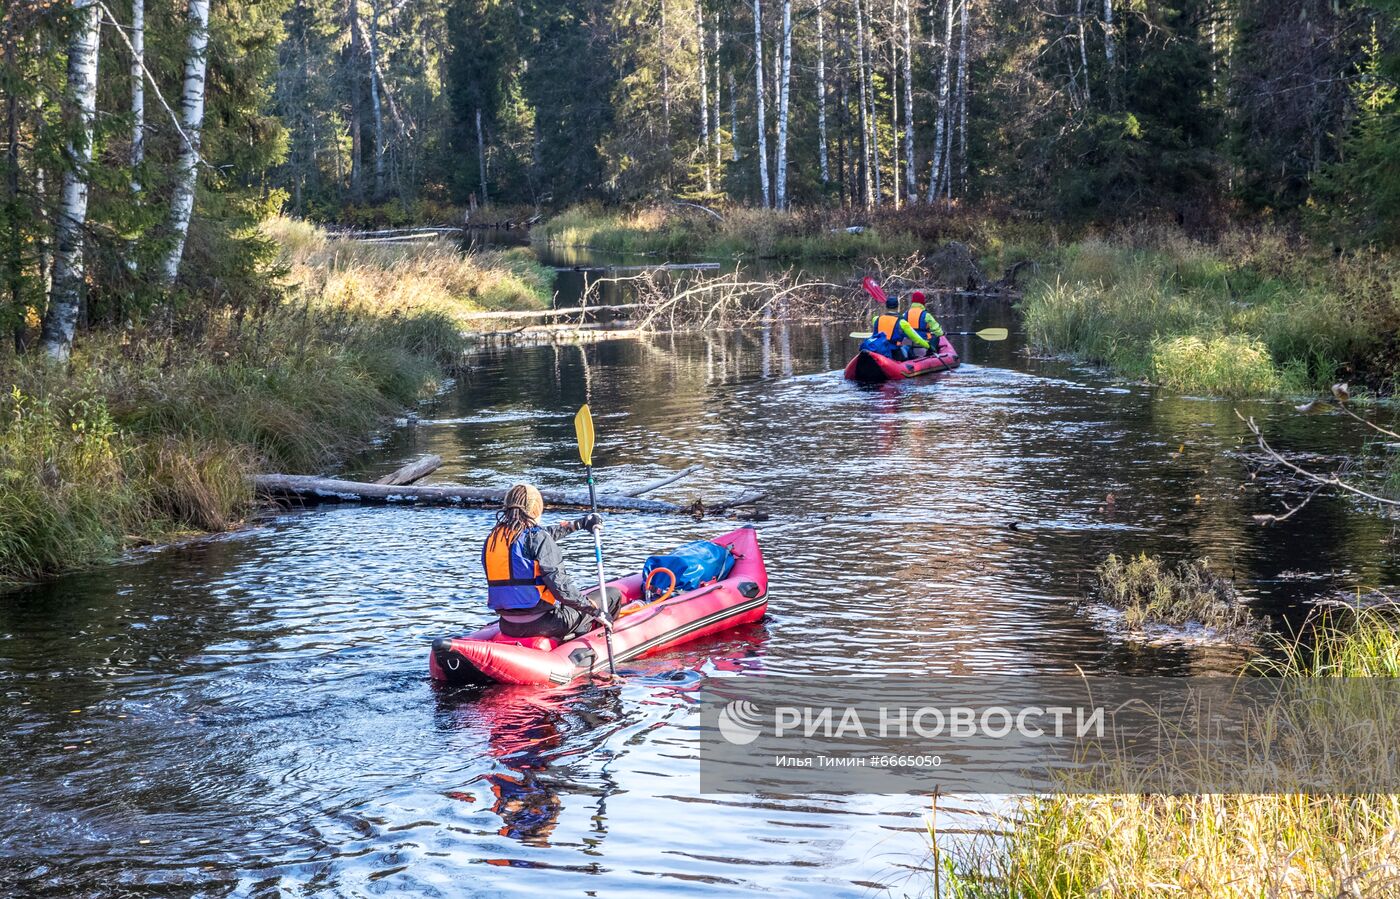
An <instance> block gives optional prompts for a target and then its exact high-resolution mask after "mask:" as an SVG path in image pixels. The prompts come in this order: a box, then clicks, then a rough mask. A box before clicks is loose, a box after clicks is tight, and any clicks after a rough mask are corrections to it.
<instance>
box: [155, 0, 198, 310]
mask: <svg viewBox="0 0 1400 899" xmlns="http://www.w3.org/2000/svg"><path fill="white" fill-rule="evenodd" d="M188 41H189V42H188V45H187V47H186V54H185V85H184V89H183V90H182V91H181V95H180V130H181V140H182V145H181V147H180V158H179V159H178V160H176V163H175V190H174V193H173V195H172V196H171V200H170V224H169V231H170V234H171V245H170V250H169V252H168V253H167V254H166V257H165V264H164V265H163V266H162V267H161V276H162V278H163V279H164V281H165V284H166V286H169V285H172V284H174V283H175V279H176V277H177V276H178V275H179V274H180V258H181V257H182V256H183V255H184V253H185V238H186V237H188V236H189V231H190V216H191V215H193V214H194V194H195V187H196V182H197V180H198V178H197V176H198V174H199V144H200V132H201V131H202V129H203V128H204V87H205V75H206V73H207V71H208V63H209V56H208V50H209V0H190V8H189V39H188Z"/></svg>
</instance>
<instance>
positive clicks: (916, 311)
mask: <svg viewBox="0 0 1400 899" xmlns="http://www.w3.org/2000/svg"><path fill="white" fill-rule="evenodd" d="M926 299H927V298H926V297H925V296H924V292H923V291H922V290H916V291H914V292H913V293H911V294H910V295H909V311H908V312H906V313H904V323H905V324H907V325H909V326H910V327H911V328H913V329H914V330H915V331H917V332H918V334H919V336H920V337H922V338H923V343H922V344H920V343H918V342H913V345H912V346H910V348H909V358H911V359H918V358H919V357H921V356H927V355H929V354H930V353H932V354H933V355H938V347H939V345H940V344H939V341H941V340H942V339H943V326H942V325H940V324H939V323H938V319H936V318H934V317H933V313H932V312H929V311H928V309H926V308H924V301H925V300H926Z"/></svg>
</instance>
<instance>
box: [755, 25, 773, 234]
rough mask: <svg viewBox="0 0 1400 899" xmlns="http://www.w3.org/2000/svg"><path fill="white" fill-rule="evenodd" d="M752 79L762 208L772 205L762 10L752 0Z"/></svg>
mask: <svg viewBox="0 0 1400 899" xmlns="http://www.w3.org/2000/svg"><path fill="white" fill-rule="evenodd" d="M753 59H754V66H753V73H754V74H753V77H754V79H755V93H754V102H755V103H756V104H757V107H758V108H757V110H756V115H755V117H756V118H757V119H758V191H759V194H760V200H759V201H760V202H761V203H762V204H763V208H764V209H767V208H769V207H770V206H772V205H773V200H772V195H771V194H770V193H769V190H768V123H767V122H766V121H765V120H764V108H763V106H764V102H763V101H764V96H763V10H762V7H761V6H760V0H753Z"/></svg>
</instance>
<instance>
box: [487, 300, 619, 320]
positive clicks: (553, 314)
mask: <svg viewBox="0 0 1400 899" xmlns="http://www.w3.org/2000/svg"><path fill="white" fill-rule="evenodd" d="M644 305H646V304H645V303H619V304H617V305H614V306H561V307H560V308H558V309H529V310H525V311H521V312H515V311H506V312H469V313H467V314H466V315H463V316H462V321H467V322H479V321H495V320H498V319H517V318H560V317H562V316H565V315H579V314H583V313H586V312H623V311H626V310H629V309H640V308H642V307H643V306H644Z"/></svg>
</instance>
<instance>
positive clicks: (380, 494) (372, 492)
mask: <svg viewBox="0 0 1400 899" xmlns="http://www.w3.org/2000/svg"><path fill="white" fill-rule="evenodd" d="M253 486H254V488H255V489H256V490H257V492H258V493H259V494H261V495H263V496H267V497H273V498H278V499H284V498H289V497H290V498H295V499H303V500H312V501H316V502H324V503H365V504H370V505H376V504H377V505H398V504H403V505H419V506H459V507H466V506H496V505H499V504H500V503H501V502H502V501H504V499H505V495H506V492H505V491H504V490H492V489H489V488H484V487H461V486H457V485H455V484H434V485H432V486H427V487H418V486H412V485H405V486H394V485H389V484H367V483H362V482H360V481H342V480H338V479H336V478H318V477H313V476H310V475H294V474H262V475H258V476H256V477H255V478H254V479H253ZM540 495H541V496H542V497H543V498H544V501H545V505H546V506H549V507H551V508H556V509H587V508H588V507H589V501H588V494H587V493H586V492H583V491H579V492H574V493H567V492H564V491H559V490H541V491H540ZM763 496H764V494H763V493H745V494H743V495H741V496H737V497H735V498H733V499H731V500H723V501H720V502H718V503H715V504H713V505H706V504H705V503H704V502H703V501H701V500H696V501H695V502H694V503H692V504H691V505H688V506H680V505H677V504H675V503H665V502H660V501H659V500H654V499H638V498H637V497H634V496H626V495H618V494H601V495H599V497H598V508H599V509H601V510H603V511H606V512H662V513H667V514H672V515H674V514H692V515H695V516H697V517H700V516H703V515H704V514H705V513H706V512H710V513H714V512H722V511H724V510H726V509H733V508H736V507H738V506H745V505H751V504H753V503H754V502H756V501H758V500H759V499H761V498H762V497H763Z"/></svg>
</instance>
